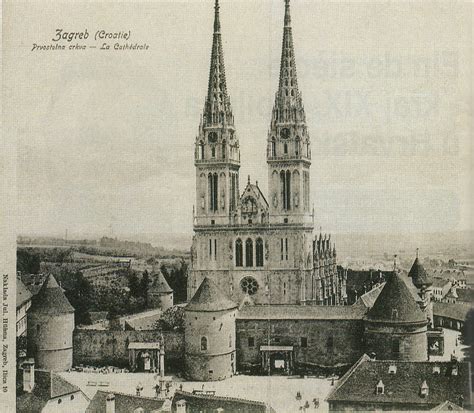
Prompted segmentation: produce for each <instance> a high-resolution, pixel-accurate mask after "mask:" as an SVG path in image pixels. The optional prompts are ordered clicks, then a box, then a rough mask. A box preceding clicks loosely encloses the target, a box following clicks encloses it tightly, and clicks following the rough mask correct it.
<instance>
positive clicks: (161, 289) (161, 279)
mask: <svg viewBox="0 0 474 413" xmlns="http://www.w3.org/2000/svg"><path fill="white" fill-rule="evenodd" d="M152 277H153V281H152V283H151V287H150V288H151V290H153V292H157V293H172V292H173V289H172V288H171V287H170V286H169V284H168V282H167V281H166V278H165V276H164V275H163V274H162V272H161V271H158V272H156V273H155V274H152Z"/></svg>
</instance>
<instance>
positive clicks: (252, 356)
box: [236, 319, 364, 371]
mask: <svg viewBox="0 0 474 413" xmlns="http://www.w3.org/2000/svg"><path fill="white" fill-rule="evenodd" d="M249 339H250V340H249ZM252 344H253V345H252ZM269 344H270V345H278V346H293V348H294V361H295V368H296V370H297V371H301V370H305V369H313V368H318V367H319V368H334V367H342V366H347V365H350V364H352V363H354V362H355V361H357V359H358V358H359V357H360V356H361V355H362V354H363V353H364V346H363V322H362V320H241V319H240V320H239V319H237V343H236V348H237V369H238V370H239V371H242V370H255V371H258V369H259V367H260V363H261V355H260V346H262V345H269Z"/></svg>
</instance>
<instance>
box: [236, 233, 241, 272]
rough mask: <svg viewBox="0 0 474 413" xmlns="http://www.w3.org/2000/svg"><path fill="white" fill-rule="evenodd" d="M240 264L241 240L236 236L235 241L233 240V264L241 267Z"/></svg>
mask: <svg viewBox="0 0 474 413" xmlns="http://www.w3.org/2000/svg"><path fill="white" fill-rule="evenodd" d="M242 265H243V261H242V240H241V239H240V238H237V241H235V266H236V267H242Z"/></svg>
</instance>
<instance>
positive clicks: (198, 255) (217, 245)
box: [187, 0, 346, 305]
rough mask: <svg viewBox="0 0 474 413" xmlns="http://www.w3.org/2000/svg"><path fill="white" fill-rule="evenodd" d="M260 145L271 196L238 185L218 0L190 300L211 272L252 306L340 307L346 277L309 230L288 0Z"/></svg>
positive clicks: (306, 152) (303, 129) (332, 252)
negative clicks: (270, 107) (271, 98)
mask: <svg viewBox="0 0 474 413" xmlns="http://www.w3.org/2000/svg"><path fill="white" fill-rule="evenodd" d="M266 141H267V142H266V144H267V148H266V158H267V170H268V192H267V195H264V192H263V191H262V188H260V187H259V185H258V181H257V182H255V183H252V182H251V181H250V177H249V178H248V180H247V184H246V186H245V188H244V190H243V191H240V189H239V187H240V185H239V182H240V177H239V170H240V161H241V159H240V149H239V136H238V133H237V130H236V127H235V124H234V114H233V111H232V106H231V103H230V97H229V93H228V90H227V84H226V76H225V66H224V55H223V50H222V34H221V24H220V18H219V3H218V0H216V3H215V16H214V30H213V39H212V51H211V64H210V72H209V84H208V91H207V96H206V99H205V104H204V110H203V114H202V117H201V122H200V125H199V133H198V135H197V137H196V142H195V167H196V206H195V209H194V214H193V221H194V237H193V243H192V251H191V252H192V253H191V260H192V269H191V271H190V275H189V279H188V287H187V288H188V297H193V295H194V294H195V293H196V291H197V289H198V288H199V286H200V284H201V282H202V281H203V280H204V278H205V277H209V278H210V279H212V280H213V281H214V282H215V283H216V284H217V285H218V286H219V288H220V289H221V290H222V291H223V292H225V293H227V295H228V296H229V297H230V298H231V299H232V300H233V301H235V302H241V301H242V300H243V299H244V297H247V298H250V299H251V300H252V302H253V303H255V304H307V305H343V304H345V303H346V292H345V279H346V274H345V273H344V271H343V270H342V269H338V267H337V265H336V248H335V245H334V244H333V243H331V240H330V236H326V235H324V236H323V235H322V234H320V235H319V237H315V236H314V213H313V211H312V208H311V185H310V167H311V141H310V137H309V133H308V129H307V125H306V115H305V111H304V106H303V101H302V98H301V93H300V91H299V88H298V78H297V74H296V59H295V52H294V47H293V36H292V28H291V16H290V2H289V0H286V1H285V18H284V27H283V42H282V52H281V63H280V77H279V82H278V89H277V92H276V94H275V102H274V106H273V110H272V113H271V119H270V127H269V132H268V136H267V139H266ZM262 150H263V139H262Z"/></svg>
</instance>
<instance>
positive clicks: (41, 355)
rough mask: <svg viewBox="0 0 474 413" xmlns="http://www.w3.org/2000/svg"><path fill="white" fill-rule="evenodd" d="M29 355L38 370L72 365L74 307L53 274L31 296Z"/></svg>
mask: <svg viewBox="0 0 474 413" xmlns="http://www.w3.org/2000/svg"><path fill="white" fill-rule="evenodd" d="M27 320H28V321H27V324H28V325H27V336H28V355H29V357H33V358H34V359H35V362H36V365H37V367H38V368H40V369H46V370H53V371H63V370H67V369H70V368H71V367H72V353H73V347H72V336H73V331H74V308H73V307H72V305H71V304H70V303H69V301H68V300H67V298H66V296H65V295H64V292H63V290H62V288H61V287H60V286H59V285H58V283H57V282H56V280H55V278H54V277H53V275H48V276H47V278H46V280H45V281H44V283H43V285H42V286H41V288H40V290H39V292H38V294H36V295H35V296H34V297H33V300H32V304H31V308H30V309H29V311H28V316H27Z"/></svg>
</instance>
